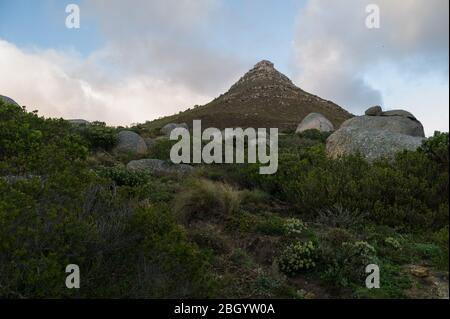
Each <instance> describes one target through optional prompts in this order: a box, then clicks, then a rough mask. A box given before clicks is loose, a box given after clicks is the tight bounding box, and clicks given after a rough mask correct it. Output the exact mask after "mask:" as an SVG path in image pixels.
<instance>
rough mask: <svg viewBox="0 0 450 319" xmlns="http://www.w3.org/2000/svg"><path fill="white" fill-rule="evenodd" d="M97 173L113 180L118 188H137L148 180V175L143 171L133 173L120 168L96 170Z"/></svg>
mask: <svg viewBox="0 0 450 319" xmlns="http://www.w3.org/2000/svg"><path fill="white" fill-rule="evenodd" d="M97 173H98V174H99V175H100V176H101V177H105V178H109V179H111V180H113V181H114V182H115V183H116V184H117V185H118V186H139V185H143V184H145V183H146V182H147V181H148V180H149V178H150V174H149V173H147V172H145V171H133V170H129V169H127V168H125V167H122V166H114V167H103V168H100V169H98V170H97Z"/></svg>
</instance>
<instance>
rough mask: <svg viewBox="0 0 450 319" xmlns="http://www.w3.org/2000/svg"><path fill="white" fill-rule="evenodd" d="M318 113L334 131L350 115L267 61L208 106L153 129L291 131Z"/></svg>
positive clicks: (173, 118) (172, 118)
mask: <svg viewBox="0 0 450 319" xmlns="http://www.w3.org/2000/svg"><path fill="white" fill-rule="evenodd" d="M313 112H315V113H320V114H322V115H323V116H325V117H326V118H327V119H329V120H330V121H331V122H332V123H333V125H334V126H335V127H339V126H340V125H341V123H342V122H344V121H345V120H347V119H348V118H350V117H351V116H352V115H351V114H350V113H348V112H347V111H345V110H344V109H342V108H341V107H340V106H338V105H336V104H334V103H333V102H331V101H327V100H324V99H321V98H319V97H318V96H315V95H313V94H310V93H308V92H305V91H303V90H302V89H300V88H299V87H297V86H296V85H295V84H294V83H293V82H292V81H291V80H290V79H289V78H288V77H287V76H286V75H284V74H282V73H281V72H279V71H278V70H277V69H275V67H274V64H273V63H272V62H270V61H268V60H262V61H260V62H258V63H256V64H255V65H254V66H253V68H251V69H250V70H249V71H248V72H247V73H245V74H244V75H243V76H242V77H241V78H240V79H239V80H238V81H237V82H236V83H235V84H233V85H232V86H231V88H230V89H229V90H228V91H227V92H225V93H224V94H221V95H220V96H219V97H217V98H215V99H214V100H212V101H211V102H210V103H208V104H206V105H203V106H198V107H196V108H194V109H190V110H187V111H185V112H182V113H180V114H177V115H174V116H171V117H168V118H166V119H162V120H158V121H155V124H154V125H161V124H163V125H165V124H167V123H170V121H172V122H173V123H188V125H190V123H192V121H193V120H194V119H197V120H198V119H200V120H202V125H203V123H204V125H205V126H208V127H217V128H219V129H224V128H227V127H242V128H247V127H255V128H256V127H258V128H260V127H266V128H268V127H277V128H279V129H280V130H290V131H294V130H295V129H296V128H297V126H298V124H299V123H300V122H301V121H302V120H303V119H304V118H305V116H307V115H308V114H309V113H313Z"/></svg>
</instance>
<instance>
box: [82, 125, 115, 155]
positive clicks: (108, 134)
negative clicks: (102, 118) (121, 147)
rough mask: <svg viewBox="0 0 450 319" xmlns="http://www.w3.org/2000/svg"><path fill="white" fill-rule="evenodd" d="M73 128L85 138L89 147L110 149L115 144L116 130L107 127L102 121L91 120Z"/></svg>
mask: <svg viewBox="0 0 450 319" xmlns="http://www.w3.org/2000/svg"><path fill="white" fill-rule="evenodd" d="M75 128H76V130H77V131H78V132H79V134H80V135H81V136H82V137H83V138H85V139H86V141H87V142H88V143H89V146H90V148H91V149H94V150H99V149H101V150H110V149H112V148H113V147H114V146H115V145H116V144H117V130H116V129H115V128H112V127H107V126H106V124H105V123H104V122H93V123H91V124H89V125H84V126H75Z"/></svg>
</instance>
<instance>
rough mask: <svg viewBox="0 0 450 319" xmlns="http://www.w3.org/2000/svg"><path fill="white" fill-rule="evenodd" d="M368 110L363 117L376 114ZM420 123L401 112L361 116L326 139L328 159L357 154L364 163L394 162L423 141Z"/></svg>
mask: <svg viewBox="0 0 450 319" xmlns="http://www.w3.org/2000/svg"><path fill="white" fill-rule="evenodd" d="M378 111H379V109H378V108H377V109H374V108H370V109H369V110H367V111H366V114H367V113H369V114H375V113H379V112H378ZM424 136H425V133H424V130H423V126H422V124H421V123H420V122H419V121H418V120H417V119H416V118H415V117H414V115H412V114H411V113H409V112H407V111H403V110H395V111H388V112H381V113H379V115H378V116H376V115H372V116H369V115H363V116H357V117H354V118H351V119H349V120H347V121H345V122H344V123H342V125H341V127H340V129H339V130H337V131H336V132H334V133H333V134H332V135H330V136H329V137H328V139H327V145H326V152H327V154H328V155H329V156H331V157H333V158H336V157H339V156H344V155H349V154H355V153H360V154H361V155H363V156H364V157H365V158H366V159H367V160H369V161H373V160H376V159H379V158H387V159H393V158H394V157H395V154H396V153H398V152H400V151H402V150H411V151H413V150H416V149H417V148H418V147H419V146H420V145H421V144H422V141H423V140H424Z"/></svg>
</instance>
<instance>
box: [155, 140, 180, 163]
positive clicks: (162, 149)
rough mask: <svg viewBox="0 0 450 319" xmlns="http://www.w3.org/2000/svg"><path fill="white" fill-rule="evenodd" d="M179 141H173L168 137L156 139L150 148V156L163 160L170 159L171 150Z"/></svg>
mask: <svg viewBox="0 0 450 319" xmlns="http://www.w3.org/2000/svg"><path fill="white" fill-rule="evenodd" d="M175 143H177V141H171V140H169V139H167V138H161V139H155V143H154V144H153V145H152V147H151V148H150V157H151V158H157V159H161V160H169V159H170V150H171V149H172V146H173V145H175Z"/></svg>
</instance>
